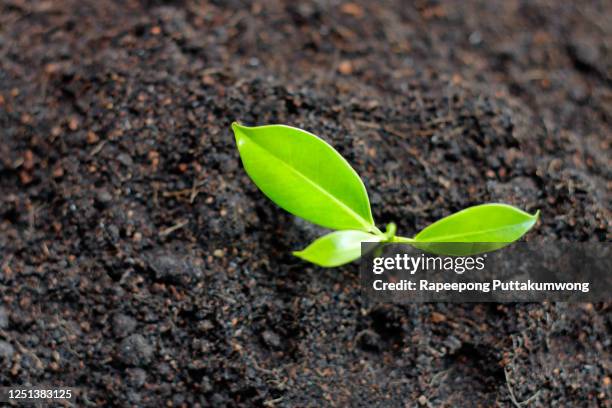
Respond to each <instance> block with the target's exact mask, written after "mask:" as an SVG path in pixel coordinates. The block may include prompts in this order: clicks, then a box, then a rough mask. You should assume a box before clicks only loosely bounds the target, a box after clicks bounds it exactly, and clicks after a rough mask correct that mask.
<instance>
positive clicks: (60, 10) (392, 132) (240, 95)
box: [0, 0, 612, 407]
mask: <svg viewBox="0 0 612 408" xmlns="http://www.w3.org/2000/svg"><path fill="white" fill-rule="evenodd" d="M331 3H333V5H330V4H331ZM611 21H612V3H610V2H606V1H591V2H576V3H575V4H574V3H573V2H569V1H530V2H522V1H510V0H499V1H481V2H477V1H466V2H459V1H449V2H426V1H417V2H415V3H414V4H412V3H408V2H401V1H384V2H368V1H359V2H354V3H353V2H350V3H349V2H344V3H343V2H325V1H313V2H301V1H300V2H298V1H290V0H288V1H272V0H270V1H257V2H253V3H251V2H243V1H237V0H231V1H211V2H203V3H201V4H196V3H195V2H192V1H190V0H185V1H178V2H163V1H142V2H138V1H121V2H110V1H108V2H105V1H95V0H91V1H83V0H74V1H60V0H58V1H53V2H51V1H38V2H31V1H23V0H3V1H1V2H0V302H1V303H0V383H1V384H2V385H15V384H24V385H25V384H34V385H40V384H50V385H55V386H58V385H65V386H74V387H78V388H79V389H80V395H79V399H78V403H77V405H78V406H109V405H111V406H112V405H114V406H155V407H161V406H168V407H170V406H173V407H175V406H185V407H193V406H198V404H199V405H201V406H215V407H223V406H228V407H236V406H266V407H274V406H281V407H285V406H287V407H290V406H313V407H320V406H366V407H370V406H406V407H414V406H424V407H428V406H429V407H458V406H466V407H472V406H474V407H475V406H482V407H485V406H487V407H488V406H498V405H499V406H514V404H513V402H512V398H515V399H516V400H518V401H519V402H520V401H523V400H526V399H528V398H531V397H532V396H535V397H534V398H533V399H532V400H531V401H532V402H531V404H530V405H529V406H538V407H540V406H543V407H548V406H558V407H597V406H603V407H610V406H612V403H611V402H610V401H611V398H612V396H611V387H612V386H611V380H610V378H611V375H612V374H611V371H612V360H611V353H610V350H611V348H612V347H611V337H610V333H611V331H612V330H611V326H612V314H611V311H610V309H611V308H610V304H609V303H608V304H554V303H553V304H550V303H545V304H463V305H462V304H444V303H436V304H412V305H381V304H371V303H370V302H368V301H367V300H365V299H363V298H362V297H361V295H360V286H359V277H358V271H357V266H355V265H350V266H347V267H342V268H336V269H328V270H324V269H320V268H317V267H314V266H312V265H309V264H306V263H304V262H302V261H300V260H299V259H297V258H294V257H293V256H292V255H291V252H290V251H291V250H294V249H299V248H301V247H303V246H304V245H306V244H307V243H308V242H309V241H310V240H311V239H313V238H315V237H316V236H318V235H319V234H320V232H321V231H319V230H318V229H317V228H315V227H312V226H310V225H309V224H307V223H305V222H302V221H300V220H298V219H295V218H294V217H292V216H290V215H289V214H287V213H285V212H283V211H282V210H280V209H278V208H277V207H275V206H274V205H273V204H272V203H271V202H270V201H268V200H267V199H266V198H265V197H264V196H263V195H262V194H261V193H260V192H259V191H258V190H257V188H256V187H255V186H254V185H253V183H252V182H250V180H249V179H248V177H247V176H246V174H245V172H244V171H243V169H242V166H241V164H240V162H239V157H238V155H237V152H236V150H235V146H234V141H233V136H232V134H231V131H230V128H229V125H230V123H231V122H232V121H234V120H239V121H241V122H243V123H246V124H265V123H286V124H290V125H293V126H298V127H302V128H304V129H307V130H310V131H312V132H314V133H316V134H318V135H321V136H322V137H323V138H325V139H326V140H328V141H330V142H331V143H332V144H333V145H334V146H335V147H336V148H337V149H338V150H339V151H340V152H341V153H342V154H343V155H345V156H346V157H347V159H348V160H349V162H350V163H351V164H352V165H353V166H354V167H355V169H356V170H357V171H358V173H359V174H360V175H362V176H363V178H364V180H365V184H366V186H367V188H368V191H369V194H370V198H371V201H372V204H373V211H374V215H375V219H376V220H377V221H378V222H379V225H380V226H383V225H384V223H386V222H389V221H393V220H394V221H396V222H397V223H398V227H399V228H398V229H399V231H400V232H401V233H402V234H404V235H410V234H412V233H414V232H415V231H416V230H417V229H419V228H422V227H424V226H425V225H427V224H428V223H430V222H432V221H434V220H436V219H438V218H439V217H442V216H444V215H447V214H449V213H451V212H454V211H456V210H459V209H462V208H464V207H467V206H469V205H473V204H477V203H482V202H489V201H501V202H506V203H511V204H515V205H518V206H520V207H521V208H523V209H525V210H527V211H531V212H533V211H534V210H536V209H540V210H541V211H542V219H541V222H540V223H539V224H538V226H537V227H536V228H535V229H534V231H533V232H532V233H531V235H530V236H531V237H533V236H545V237H550V238H555V239H559V240H569V241H588V240H595V241H607V240H609V239H610V228H609V220H610V207H611V205H610V203H611V196H610V191H611V189H612V174H611V166H610V157H611V146H610V142H611V139H612V138H611V134H612V133H611V130H612V54H611V52H612V50H611V49H610V47H611V44H612V24H611V23H610V22H611ZM509 389H511V390H512V393H513V395H514V397H512V395H511V394H510V392H509Z"/></svg>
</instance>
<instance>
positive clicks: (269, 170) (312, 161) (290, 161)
mask: <svg viewBox="0 0 612 408" xmlns="http://www.w3.org/2000/svg"><path fill="white" fill-rule="evenodd" d="M232 129H233V131H234V135H235V137H236V144H237V146H238V151H239V153H240V157H241V159H242V164H243V165H244V168H245V170H246V172H247V174H248V175H249V177H250V178H251V180H253V182H254V183H255V184H256V185H257V187H259V189H260V190H261V191H262V192H263V193H264V194H265V195H266V196H267V197H268V198H269V199H270V200H272V201H274V202H275V203H276V204H278V205H279V206H280V207H281V208H283V209H285V210H286V211H289V212H290V213H292V214H294V215H296V216H298V217H301V218H303V219H305V220H307V221H310V222H312V223H314V224H317V225H320V226H322V227H325V228H329V229H332V230H336V231H334V232H331V233H329V234H327V235H324V236H322V237H320V238H318V239H316V240H315V241H314V242H312V243H311V244H310V245H309V246H307V247H306V248H305V249H303V250H301V251H296V252H294V255H296V256H298V257H300V258H302V259H305V260H307V261H310V262H312V263H315V264H317V265H320V266H324V267H333V266H339V265H343V264H345V263H348V262H351V261H353V260H355V259H357V258H359V257H360V256H361V243H362V242H380V243H384V242H402V243H407V244H410V245H412V246H414V247H417V248H419V249H422V250H424V251H427V252H430V253H434V254H439V255H456V256H467V255H475V254H479V253H483V252H488V251H492V250H495V249H498V248H501V247H504V246H506V245H508V244H510V243H511V242H514V241H516V240H517V239H519V238H520V237H522V236H523V235H524V234H525V233H526V232H527V231H529V229H530V228H531V227H533V225H534V224H535V223H536V221H537V219H538V215H539V211H538V212H536V213H535V214H534V215H531V214H528V213H526V212H524V211H521V210H519V209H518V208H515V207H512V206H510V205H506V204H482V205H477V206H474V207H470V208H467V209H465V210H462V211H459V212H457V213H455V214H452V215H450V216H448V217H445V218H443V219H441V220H438V221H436V222H434V223H433V224H431V225H429V226H428V227H426V228H425V229H423V230H422V231H421V232H419V233H418V234H416V235H415V236H414V237H413V238H406V237H401V236H396V235H395V232H396V226H395V224H394V223H390V224H388V225H387V228H386V231H385V232H382V231H381V230H379V229H378V228H377V227H376V224H375V223H374V219H373V218H372V211H371V209H370V201H369V199H368V193H367V192H366V189H365V186H364V185H363V182H362V181H361V179H360V178H359V175H358V174H357V173H356V172H355V170H353V168H352V167H351V166H350V165H349V163H348V162H347V161H346V160H345V159H344V157H342V156H341V155H340V154H339V153H338V152H337V151H336V150H335V149H334V148H333V147H331V146H330V145H329V144H327V143H326V142H325V141H323V140H322V139H320V138H318V137H317V136H315V135H313V134H311V133H308V132H306V131H304V130H301V129H297V128H294V127H290V126H285V125H267V126H257V127H247V126H242V125H239V124H238V123H233V124H232ZM466 242H467V243H473V245H465V244H464V245H460V244H457V245H456V246H453V245H452V244H448V243H466Z"/></svg>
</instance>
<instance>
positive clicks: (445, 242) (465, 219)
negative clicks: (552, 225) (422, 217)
mask: <svg viewBox="0 0 612 408" xmlns="http://www.w3.org/2000/svg"><path fill="white" fill-rule="evenodd" d="M538 216H539V211H538V212H536V213H535V214H534V215H531V214H528V213H526V212H524V211H521V210H519V209H518V208H515V207H512V206H510V205H506V204H483V205H477V206H474V207H470V208H466V209H465V210H462V211H459V212H457V213H455V214H452V215H449V216H448V217H445V218H442V219H441V220H438V221H436V222H434V223H433V224H431V225H430V226H428V227H426V228H425V229H424V230H422V231H421V232H419V233H418V234H417V235H416V236H415V237H414V241H413V243H411V245H413V246H415V247H417V248H420V249H422V250H424V251H427V252H432V253H435V254H439V255H456V256H467V255H475V254H479V253H483V252H489V251H493V250H496V249H499V248H502V247H504V246H506V245H508V244H510V243H512V242H514V241H516V240H517V239H519V238H520V237H522V236H523V235H524V234H525V233H526V232H527V231H529V230H530V229H531V227H533V226H534V225H535V223H536V222H537V220H538ZM449 243H471V244H457V245H452V244H449Z"/></svg>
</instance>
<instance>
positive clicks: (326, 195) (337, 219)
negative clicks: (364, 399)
mask: <svg viewBox="0 0 612 408" xmlns="http://www.w3.org/2000/svg"><path fill="white" fill-rule="evenodd" d="M232 129H233V131H234V135H235V137H236V144H237V145H238V151H239V152H240V157H241V159H242V164H243V165H244V168H245V170H246V172H247V174H248V175H249V177H251V179H252V180H253V182H254V183H255V184H256V185H257V187H259V189H260V190H261V191H262V192H263V193H264V194H265V195H266V196H268V198H270V199H271V200H272V201H274V202H275V203H276V204H278V205H279V206H280V207H282V208H284V209H285V210H287V211H289V212H290V213H292V214H294V215H297V216H298V217H301V218H303V219H305V220H308V221H310V222H312V223H315V224H318V225H321V226H323V227H326V228H331V229H336V230H348V229H352V230H361V231H369V232H377V233H380V231H379V230H378V229H377V228H376V227H375V225H374V220H373V219H372V212H371V210H370V201H369V200H368V194H367V192H366V189H365V186H364V185H363V182H362V181H361V179H360V178H359V176H358V175H357V173H356V172H355V170H353V168H352V167H351V166H350V165H349V164H348V162H347V161H346V160H345V159H344V158H343V157H342V156H341V155H340V154H339V153H338V152H337V151H336V150H334V148H333V147H331V146H330V145H329V144H327V143H326V142H324V141H323V140H321V139H319V138H318V137H317V136H315V135H313V134H311V133H308V132H306V131H303V130H301V129H297V128H293V127H289V126H284V125H268V126H257V127H246V126H241V125H239V124H237V123H233V124H232Z"/></svg>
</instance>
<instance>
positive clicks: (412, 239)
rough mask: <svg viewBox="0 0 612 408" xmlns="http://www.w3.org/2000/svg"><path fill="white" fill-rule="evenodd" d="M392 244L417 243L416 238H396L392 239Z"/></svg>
mask: <svg viewBox="0 0 612 408" xmlns="http://www.w3.org/2000/svg"><path fill="white" fill-rule="evenodd" d="M390 242H407V243H411V242H416V241H415V239H414V238H406V237H398V236H395V237H393V238H391V241H390Z"/></svg>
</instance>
